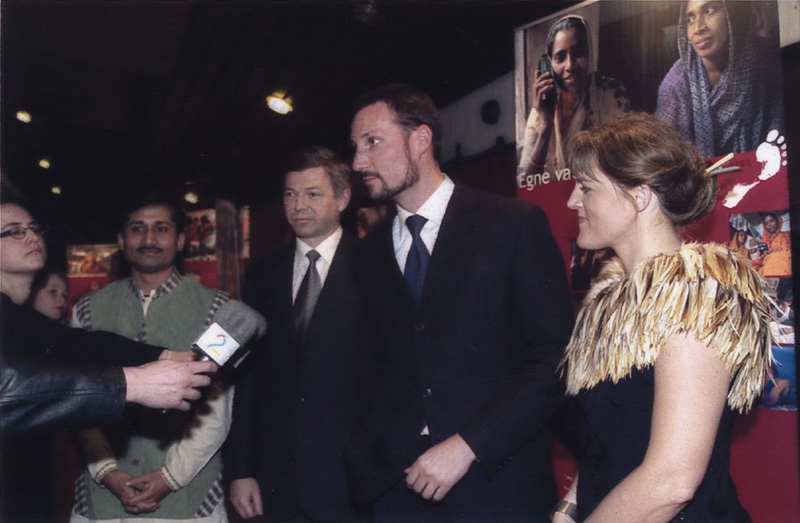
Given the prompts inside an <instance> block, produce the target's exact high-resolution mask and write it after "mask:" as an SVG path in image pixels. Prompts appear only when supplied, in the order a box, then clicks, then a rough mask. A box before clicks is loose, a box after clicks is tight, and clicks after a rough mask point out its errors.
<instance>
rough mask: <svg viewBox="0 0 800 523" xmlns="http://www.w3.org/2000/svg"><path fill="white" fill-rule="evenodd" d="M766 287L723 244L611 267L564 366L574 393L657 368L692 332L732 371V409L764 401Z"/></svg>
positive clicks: (582, 317)
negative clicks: (676, 338)
mask: <svg viewBox="0 0 800 523" xmlns="http://www.w3.org/2000/svg"><path fill="white" fill-rule="evenodd" d="M770 317H771V316H770V308H769V300H768V298H767V293H766V282H765V281H764V279H763V278H762V277H761V276H760V275H759V274H758V273H757V272H756V271H755V270H754V269H753V268H752V267H751V266H750V264H749V263H748V261H747V260H746V259H744V258H741V257H739V256H738V255H736V254H734V253H732V252H730V251H729V250H728V249H727V248H726V247H724V246H721V245H715V244H698V243H687V244H684V245H683V246H682V247H681V248H680V249H679V250H678V251H677V252H674V253H669V254H661V255H658V256H654V257H652V258H649V259H647V260H645V261H643V262H641V263H640V264H639V265H637V266H636V267H635V268H634V270H633V271H632V273H631V274H630V276H627V277H626V275H625V273H624V270H623V267H622V264H621V262H620V261H619V260H618V259H613V260H611V261H610V262H608V263H607V264H606V266H605V267H604V268H603V270H602V272H601V273H600V275H599V276H598V278H597V282H596V283H595V284H594V286H593V287H592V289H591V291H589V293H588V294H587V296H586V298H585V300H584V303H583V307H582V308H581V311H580V312H579V313H578V318H577V320H576V324H575V328H574V331H573V333H572V339H571V340H570V343H569V345H568V346H567V349H566V351H565V353H564V357H563V359H562V360H561V363H560V365H559V367H560V369H561V372H562V374H563V373H564V372H565V371H566V376H567V392H568V394H570V395H575V394H577V393H578V392H579V391H580V390H581V389H591V388H592V387H594V386H595V385H597V384H598V383H600V382H602V381H606V380H609V379H610V380H612V381H613V382H614V383H617V382H618V381H619V380H621V379H623V378H625V377H627V376H629V375H630V374H631V372H632V371H633V369H634V368H635V369H639V370H641V369H643V368H646V367H649V366H651V365H653V364H654V363H655V361H656V358H658V354H659V352H660V351H661V348H662V347H664V345H665V343H666V341H667V339H668V338H669V337H670V336H671V335H673V334H678V333H685V332H689V333H691V334H692V335H694V337H696V338H697V339H698V340H699V341H701V342H702V343H704V344H706V345H708V346H709V347H711V348H712V349H713V350H715V351H716V353H717V355H718V356H719V358H720V359H721V360H722V361H723V362H724V363H725V366H726V367H727V369H728V371H730V373H731V376H732V380H731V386H730V391H729V393H728V404H729V405H730V406H731V408H734V409H738V410H740V411H741V410H747V409H748V408H750V407H751V406H752V404H753V402H754V401H755V400H756V399H757V398H758V397H759V396H760V395H761V391H762V388H763V385H764V380H765V378H766V377H767V376H769V375H770V368H771V362H772V352H771V336H770V331H769V322H770Z"/></svg>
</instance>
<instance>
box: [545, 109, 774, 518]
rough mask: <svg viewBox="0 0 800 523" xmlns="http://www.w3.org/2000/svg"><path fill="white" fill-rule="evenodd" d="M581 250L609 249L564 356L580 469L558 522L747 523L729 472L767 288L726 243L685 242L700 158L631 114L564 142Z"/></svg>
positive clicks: (762, 355) (703, 184)
mask: <svg viewBox="0 0 800 523" xmlns="http://www.w3.org/2000/svg"><path fill="white" fill-rule="evenodd" d="M567 151H568V152H567V158H569V161H570V164H571V165H570V167H571V170H572V173H573V177H574V178H575V179H576V186H575V190H574V191H573V193H572V195H571V196H570V199H569V202H568V204H567V205H568V207H569V208H570V209H573V210H575V211H577V214H578V221H579V227H580V232H579V235H578V240H577V243H578V246H580V247H581V248H584V249H599V248H604V247H611V248H613V249H614V251H615V252H616V255H617V256H616V258H614V259H613V260H611V261H610V262H609V263H608V264H607V265H606V266H605V267H604V269H603V271H602V272H601V274H600V276H599V277H598V279H597V281H596V282H595V285H594V286H593V288H592V289H591V291H590V292H589V294H588V295H587V297H586V300H585V301H584V304H583V307H582V309H581V311H580V313H579V314H578V318H577V323H576V326H575V330H574V332H573V335H572V340H571V341H570V344H569V346H568V347H567V349H566V352H565V355H564V358H563V360H562V362H561V366H560V368H561V372H562V373H563V374H564V375H565V376H566V382H567V391H568V394H569V395H571V396H574V397H575V400H576V401H575V403H576V404H577V406H576V410H577V413H578V418H579V426H580V436H579V441H580V447H581V448H580V454H579V474H578V477H576V479H575V481H574V482H573V484H572V487H571V489H570V491H569V493H568V494H567V496H566V497H565V498H564V500H562V501H561V502H559V504H558V505H557V506H556V511H555V513H554V518H553V521H561V522H571V521H575V520H581V521H614V522H625V521H635V522H641V521H648V522H654V521H675V520H680V521H726V522H729V521H749V517H748V515H747V512H746V511H745V510H744V509H743V508H742V507H741V505H740V504H739V502H738V499H737V497H736V489H735V488H734V485H733V482H732V481H731V477H730V473H729V470H728V459H729V458H728V454H729V441H730V434H731V423H732V421H733V416H734V413H735V411H736V410H739V411H742V410H747V409H749V408H750V407H751V406H752V404H753V402H754V401H755V400H756V398H758V396H759V395H760V393H761V390H762V386H763V384H764V380H765V378H766V377H767V376H768V375H769V372H770V371H769V369H770V365H771V359H772V356H771V352H770V346H771V340H770V333H769V328H768V324H769V321H770V308H769V301H768V298H767V297H766V294H765V292H766V287H765V282H764V280H763V278H762V277H761V276H760V275H759V274H758V273H757V272H756V270H754V269H753V268H752V267H751V266H750V263H749V262H748V261H747V260H745V259H744V258H741V257H740V256H739V255H737V254H734V253H731V252H730V251H729V250H728V249H727V248H726V247H724V246H721V245H713V244H699V243H685V242H684V241H683V239H682V237H681V233H680V228H681V227H683V226H685V225H688V224H690V223H692V222H695V221H697V220H698V219H700V218H701V217H702V216H703V215H705V214H706V213H708V212H709V211H710V210H711V208H712V207H713V205H714V202H715V201H716V195H717V185H716V181H715V180H714V179H713V178H712V177H710V176H709V175H708V173H707V172H706V170H705V167H704V164H703V161H702V160H701V158H700V156H699V154H698V152H697V150H696V148H695V147H694V146H692V145H691V144H689V143H687V142H685V141H684V139H683V138H682V137H681V136H680V135H679V134H678V133H677V131H675V130H673V129H671V128H670V127H668V126H667V125H665V124H663V123H660V122H659V121H658V120H656V119H655V118H654V117H653V116H651V115H646V114H631V115H629V116H625V117H623V118H621V119H619V120H617V121H615V122H612V123H611V124H608V125H606V126H603V127H600V128H597V129H593V130H589V131H584V132H582V133H580V134H579V135H577V136H576V137H575V138H574V139H573V141H572V142H571V143H570V144H569V147H568V150H567Z"/></svg>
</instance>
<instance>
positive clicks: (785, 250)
mask: <svg viewBox="0 0 800 523" xmlns="http://www.w3.org/2000/svg"><path fill="white" fill-rule="evenodd" d="M763 228H764V237H763V243H765V244H766V249H765V250H764V252H762V253H761V255H760V257H759V259H758V262H757V265H759V271H760V272H761V274H763V275H764V276H789V275H790V274H791V273H792V242H791V238H790V235H789V231H784V230H783V219H782V218H781V217H780V216H778V215H777V214H776V213H774V212H766V213H764V220H763Z"/></svg>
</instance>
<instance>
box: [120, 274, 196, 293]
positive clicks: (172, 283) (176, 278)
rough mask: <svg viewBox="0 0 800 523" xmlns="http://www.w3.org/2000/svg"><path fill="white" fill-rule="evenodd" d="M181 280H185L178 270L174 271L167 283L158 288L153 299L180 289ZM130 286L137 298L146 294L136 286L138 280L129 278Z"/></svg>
mask: <svg viewBox="0 0 800 523" xmlns="http://www.w3.org/2000/svg"><path fill="white" fill-rule="evenodd" d="M181 279H183V276H181V275H180V273H179V272H178V270H177V269H173V270H172V274H171V275H170V277H169V278H167V279H166V281H164V283H162V284H161V285H159V286H158V287H156V290H155V291H153V298H156V297H158V296H161V295H163V294H169V293H170V292H172V291H174V290H175V289H176V288H177V287H178V284H180V282H181ZM128 285H129V287H130V289H131V292H132V293H133V294H135V295H136V297H137V298H139V297H141V296H142V295H143V294H144V293H143V292H142V290H141V289H140V288H139V286H138V285H137V284H136V280H135V279H133V276H131V277H130V278H128Z"/></svg>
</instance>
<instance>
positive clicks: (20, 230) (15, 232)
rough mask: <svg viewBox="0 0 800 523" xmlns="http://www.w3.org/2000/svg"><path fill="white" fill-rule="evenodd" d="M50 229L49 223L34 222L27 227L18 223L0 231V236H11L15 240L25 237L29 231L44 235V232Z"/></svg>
mask: <svg viewBox="0 0 800 523" xmlns="http://www.w3.org/2000/svg"><path fill="white" fill-rule="evenodd" d="M49 229H50V227H48V226H47V225H43V224H41V223H32V224H30V225H28V226H27V227H25V226H22V225H16V226H14V227H12V228H10V229H8V230H7V231H3V232H0V238H7V237H8V236H11V237H12V238H14V239H15V240H21V239H23V238H24V237H25V235H26V234H27V233H28V231H33V234H37V235H39V236H44V234H45V233H46V232H47V231H48V230H49Z"/></svg>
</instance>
